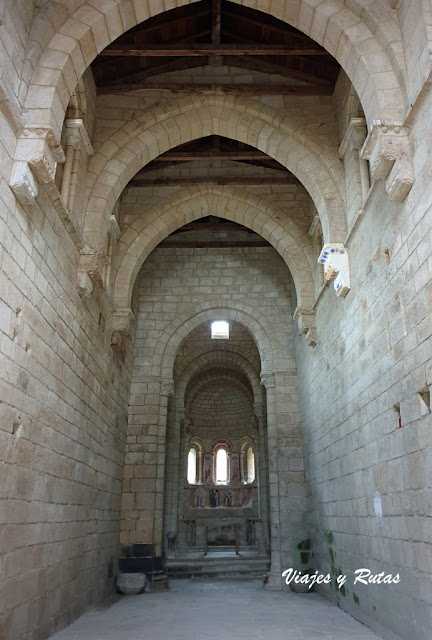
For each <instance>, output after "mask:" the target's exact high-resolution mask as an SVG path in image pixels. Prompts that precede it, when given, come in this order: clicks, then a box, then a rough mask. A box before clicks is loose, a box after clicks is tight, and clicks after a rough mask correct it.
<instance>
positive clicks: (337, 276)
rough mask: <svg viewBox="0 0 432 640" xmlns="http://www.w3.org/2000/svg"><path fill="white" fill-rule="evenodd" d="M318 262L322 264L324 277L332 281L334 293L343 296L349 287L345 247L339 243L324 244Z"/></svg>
mask: <svg viewBox="0 0 432 640" xmlns="http://www.w3.org/2000/svg"><path fill="white" fill-rule="evenodd" d="M318 262H319V263H320V264H323V265H324V276H325V279H326V280H328V281H330V282H333V284H334V288H335V291H336V295H337V296H340V297H341V298H345V296H346V295H347V293H348V292H349V290H350V287H351V283H350V273H349V261H348V251H347V249H346V248H345V247H344V246H343V244H340V243H330V244H325V245H324V247H323V248H322V251H321V253H320V256H319V258H318Z"/></svg>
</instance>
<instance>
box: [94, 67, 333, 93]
mask: <svg viewBox="0 0 432 640" xmlns="http://www.w3.org/2000/svg"><path fill="white" fill-rule="evenodd" d="M153 75H157V74H156V73H155V72H154V71H153ZM146 77H147V76H146ZM97 91H98V94H110V93H128V92H129V91H166V92H168V93H201V94H208V95H215V94H216V95H224V94H228V95H249V94H251V95H258V96H281V95H283V96H291V95H296V96H331V95H333V89H332V87H330V85H328V84H326V85H321V84H320V85H313V84H311V85H305V86H302V85H289V84H286V85H285V84H261V85H259V84H246V83H242V84H209V83H195V82H184V83H177V82H146V83H145V84H144V82H129V83H127V82H126V83H119V84H112V85H101V86H98V90H97Z"/></svg>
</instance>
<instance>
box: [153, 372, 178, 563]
mask: <svg viewBox="0 0 432 640" xmlns="http://www.w3.org/2000/svg"><path fill="white" fill-rule="evenodd" d="M173 396H174V382H173V381H172V380H161V382H160V403H159V424H158V430H157V450H156V490H155V504H154V515H153V545H154V554H155V556H161V555H162V546H163V504H164V484H165V460H166V430H167V418H168V402H169V399H170V398H172V397H173Z"/></svg>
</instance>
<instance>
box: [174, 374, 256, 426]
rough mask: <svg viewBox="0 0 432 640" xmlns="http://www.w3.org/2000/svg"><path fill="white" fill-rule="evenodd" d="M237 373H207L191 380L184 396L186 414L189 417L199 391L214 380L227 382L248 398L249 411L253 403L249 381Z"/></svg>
mask: <svg viewBox="0 0 432 640" xmlns="http://www.w3.org/2000/svg"><path fill="white" fill-rule="evenodd" d="M240 375H241V377H239V373H238V372H237V373H236V372H235V371H233V370H231V371H230V370H228V371H217V370H213V371H208V372H207V373H203V375H202V378H201V377H200V378H199V379H192V380H191V381H190V383H189V385H188V386H187V387H186V396H185V409H186V413H187V414H188V415H189V409H190V407H191V405H192V404H193V402H194V400H195V398H196V396H197V394H198V393H199V392H200V391H201V389H202V388H203V387H205V386H207V385H208V384H209V383H213V382H214V381H215V380H219V381H221V380H223V381H224V382H228V383H229V384H230V386H231V387H236V388H237V389H239V390H241V391H242V392H243V394H244V395H245V396H246V397H247V398H248V400H249V402H250V405H251V409H252V407H253V403H254V397H253V392H252V389H251V387H250V385H249V381H248V379H247V378H246V376H244V375H242V374H240Z"/></svg>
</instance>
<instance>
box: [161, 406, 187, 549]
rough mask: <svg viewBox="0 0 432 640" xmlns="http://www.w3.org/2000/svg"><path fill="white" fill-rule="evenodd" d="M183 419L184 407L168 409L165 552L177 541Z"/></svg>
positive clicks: (173, 546)
mask: <svg viewBox="0 0 432 640" xmlns="http://www.w3.org/2000/svg"><path fill="white" fill-rule="evenodd" d="M183 421H184V407H178V408H177V409H172V410H170V411H168V423H167V452H166V464H167V469H166V477H165V504H164V549H166V551H167V553H170V552H171V553H173V552H174V551H175V546H176V541H177V515H178V514H177V511H178V507H177V496H178V485H179V464H180V433H181V425H182V423H183Z"/></svg>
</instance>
